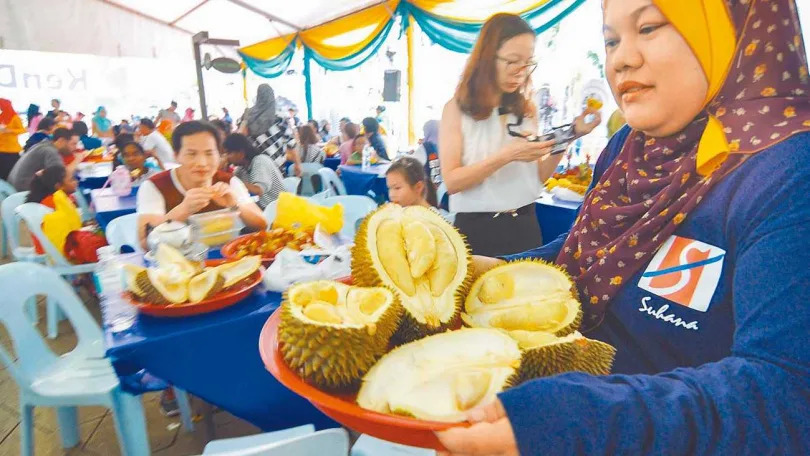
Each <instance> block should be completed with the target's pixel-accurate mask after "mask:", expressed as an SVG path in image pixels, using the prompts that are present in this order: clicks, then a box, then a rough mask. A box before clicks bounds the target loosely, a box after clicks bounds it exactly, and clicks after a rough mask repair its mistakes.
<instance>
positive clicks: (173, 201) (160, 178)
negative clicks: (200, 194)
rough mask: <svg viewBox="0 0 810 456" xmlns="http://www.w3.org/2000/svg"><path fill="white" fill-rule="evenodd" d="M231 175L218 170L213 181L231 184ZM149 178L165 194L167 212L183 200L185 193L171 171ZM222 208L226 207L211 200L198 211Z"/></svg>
mask: <svg viewBox="0 0 810 456" xmlns="http://www.w3.org/2000/svg"><path fill="white" fill-rule="evenodd" d="M231 177H232V176H231V175H230V174H228V173H226V172H224V171H217V173H216V174H214V179H213V182H212V183H214V184H215V183H217V182H225V183H226V184H229V183H230V182H231ZM149 180H150V181H151V182H152V183H153V184H155V187H157V189H158V191H159V192H160V194H161V195H163V201H165V202H166V213H168V212H169V211H171V210H172V209H174V208H175V207H177V206H179V205H180V203H182V202H183V198H184V195H183V194H182V193H180V190H178V189H177V187H175V185H174V182H173V181H172V175H171V171H169V170H166V171H163V172H161V173H158V174H155V175H154V176H152V177H150V178H149ZM220 209H225V208H224V207H222V206H220V205H219V204H216V203H214V202H213V201H211V202H210V203H208V206H205V207H204V208H203V209H202V210H201V211H199V212H198V213H201V212H211V211H217V210H220Z"/></svg>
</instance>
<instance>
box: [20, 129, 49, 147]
mask: <svg viewBox="0 0 810 456" xmlns="http://www.w3.org/2000/svg"><path fill="white" fill-rule="evenodd" d="M48 138H50V136H49V135H48V134H47V133H45V132H44V131H36V132H34V134H33V135H31V136H29V137H28V141H26V142H25V147H23V150H28V149H29V148H30V147H32V146H35V145H37V144H39V143H40V142H42V141H43V140H45V139H48Z"/></svg>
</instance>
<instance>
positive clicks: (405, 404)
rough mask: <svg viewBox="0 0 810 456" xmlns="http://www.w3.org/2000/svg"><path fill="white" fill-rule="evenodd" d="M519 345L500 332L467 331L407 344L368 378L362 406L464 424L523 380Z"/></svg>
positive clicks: (362, 391) (359, 400)
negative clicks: (470, 412)
mask: <svg viewBox="0 0 810 456" xmlns="http://www.w3.org/2000/svg"><path fill="white" fill-rule="evenodd" d="M521 356H522V355H521V351H520V349H519V347H518V343H517V342H516V341H515V340H514V339H513V338H511V337H509V336H508V335H507V334H506V333H504V332H502V331H499V330H494V329H484V328H475V329H461V330H458V331H448V332H445V333H442V334H436V335H433V336H430V337H426V338H424V339H420V340H417V341H415V342H411V343H408V344H406V345H402V346H400V347H398V348H396V349H394V350H393V351H391V352H390V353H388V354H387V355H385V356H384V357H383V358H382V359H380V361H379V362H377V364H375V365H374V367H372V368H371V370H370V371H369V372H368V374H366V376H365V377H363V386H362V387H361V388H360V392H359V394H358V395H357V403H358V404H359V405H360V406H361V407H363V408H365V409H368V410H374V411H377V412H381V413H391V414H398V415H406V416H412V417H415V418H419V419H423V420H432V421H442V422H459V421H464V420H465V415H466V412H467V411H468V410H470V409H472V408H475V407H477V406H481V405H486V404H488V403H490V402H491V401H492V400H493V399H494V398H495V396H496V395H497V394H498V393H499V392H501V391H503V390H504V389H506V388H508V387H509V386H511V385H512V384H514V383H515V382H516V381H517V380H518V376H519V370H520V365H521Z"/></svg>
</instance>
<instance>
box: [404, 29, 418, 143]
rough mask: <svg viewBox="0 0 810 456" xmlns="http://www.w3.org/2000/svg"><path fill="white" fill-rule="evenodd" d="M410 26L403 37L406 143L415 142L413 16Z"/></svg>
mask: <svg viewBox="0 0 810 456" xmlns="http://www.w3.org/2000/svg"><path fill="white" fill-rule="evenodd" d="M410 22H411V26H410V27H408V29H407V30H406V31H405V39H406V40H407V45H408V144H416V131H415V128H414V119H413V113H414V106H413V95H414V93H413V90H414V89H413V87H414V81H413V66H414V65H413V18H411V21H410Z"/></svg>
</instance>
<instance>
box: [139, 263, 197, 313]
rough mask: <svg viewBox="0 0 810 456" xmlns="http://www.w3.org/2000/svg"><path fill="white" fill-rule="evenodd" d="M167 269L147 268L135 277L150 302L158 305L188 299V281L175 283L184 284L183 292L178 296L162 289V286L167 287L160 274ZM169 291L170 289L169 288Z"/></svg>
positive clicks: (178, 302)
mask: <svg viewBox="0 0 810 456" xmlns="http://www.w3.org/2000/svg"><path fill="white" fill-rule="evenodd" d="M162 272H165V271H161V270H159V269H145V270H143V271H141V272H140V273H138V275H137V276H136V277H135V283H136V285H137V286H138V288H140V289H141V290H142V291H143V297H142V298H141V299H143V300H144V301H145V302H148V303H150V304H158V305H172V304H182V303H184V302H186V301H187V300H188V282H185V283H181V284H173V285H175V286H178V285H180V286H182V288H181V289H180V290H181V292H182V293H181V294H180V295H178V296H173V295H169V294H168V293H164V292H162V291H161V290H160V288H161V287H163V288H165V285H164V284H160V283H159V282H160V274H161V273H162ZM167 291H168V290H167Z"/></svg>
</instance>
